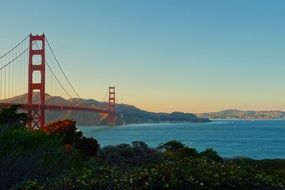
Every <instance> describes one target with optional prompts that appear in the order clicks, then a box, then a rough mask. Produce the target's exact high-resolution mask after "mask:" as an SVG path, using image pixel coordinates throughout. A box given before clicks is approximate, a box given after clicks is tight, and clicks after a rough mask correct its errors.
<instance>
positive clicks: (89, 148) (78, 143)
mask: <svg viewBox="0 0 285 190" xmlns="http://www.w3.org/2000/svg"><path fill="white" fill-rule="evenodd" d="M75 124H76V122H75V121H73V120H68V119H66V120H63V121H57V122H54V123H51V124H49V125H47V126H45V127H43V128H42V129H41V130H42V131H44V132H45V133H47V134H49V135H57V136H62V137H63V143H64V144H65V147H66V148H67V149H68V150H70V149H71V148H72V147H75V148H77V149H78V150H79V151H80V152H81V153H82V154H83V155H84V156H95V155H96V154H97V152H98V149H99V144H98V142H97V140H96V139H93V138H86V137H83V134H82V132H81V131H80V130H78V129H77V128H76V126H75Z"/></svg>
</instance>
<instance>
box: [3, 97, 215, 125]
mask: <svg viewBox="0 0 285 190" xmlns="http://www.w3.org/2000/svg"><path fill="white" fill-rule="evenodd" d="M33 100H34V102H39V94H38V93H35V94H34V96H33ZM1 102H11V103H26V102H27V94H23V95H19V96H15V97H13V98H9V99H3V100H0V103H1ZM46 104H52V105H54V104H56V105H59V104H60V105H70V106H71V105H72V106H88V107H97V108H98V107H100V108H104V107H107V103H106V102H99V101H97V100H94V99H85V100H84V101H82V100H80V99H68V100H67V99H64V98H62V97H59V96H51V95H49V94H46ZM116 108H117V123H118V124H123V123H126V124H131V123H158V122H209V121H210V120H209V119H206V118H199V117H197V116H196V115H195V114H192V113H183V112H173V113H154V112H148V111H145V110H141V109H139V108H137V107H135V106H132V105H127V104H117V105H116ZM106 118H107V115H106V114H100V113H92V112H82V111H47V112H46V120H47V122H53V121H56V120H61V119H73V120H75V121H76V122H77V124H78V125H104V124H106Z"/></svg>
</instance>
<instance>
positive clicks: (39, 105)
mask: <svg viewBox="0 0 285 190" xmlns="http://www.w3.org/2000/svg"><path fill="white" fill-rule="evenodd" d="M46 45H47V47H48V49H46ZM47 50H49V51H50V53H51V58H52V59H53V60H54V62H55V63H56V65H57V66H58V68H59V71H60V73H61V74H62V75H63V77H62V78H63V79H64V80H65V81H66V84H67V85H68V86H69V88H70V89H71V92H73V93H74V94H75V95H76V97H77V99H76V100H78V101H81V102H83V103H85V101H84V99H82V98H81V96H80V95H79V93H78V92H77V91H76V90H75V88H74V86H73V85H72V84H71V82H70V80H69V78H68V77H67V75H66V74H65V72H64V70H63V69H62V67H61V65H60V63H59V61H58V59H57V57H56V56H55V53H54V51H53V49H52V47H51V45H50V43H49V41H48V40H47V38H46V36H45V34H42V35H32V34H30V35H28V36H27V37H26V38H25V39H23V40H22V41H21V42H20V43H18V44H17V45H16V46H15V47H13V48H12V49H11V50H9V51H8V52H7V53H5V54H4V55H2V56H1V57H0V89H1V91H0V99H6V98H9V97H11V96H12V95H15V94H19V91H20V92H21V91H24V92H25V93H26V92H27V91H28V92H27V100H25V101H26V102H23V103H12V102H4V103H0V107H2V108H3V107H10V106H13V105H15V106H18V108H19V109H21V110H24V111H27V113H28V116H29V118H30V121H29V123H28V126H27V127H28V128H31V129H37V128H41V127H43V126H44V125H45V124H46V119H45V115H46V110H48V111H63V110H74V111H86V112H97V113H103V114H107V115H108V117H106V119H107V120H108V124H109V125H115V124H116V95H115V87H113V86H112V87H109V89H108V94H109V96H108V102H107V104H106V105H107V108H101V107H90V106H87V105H86V106H82V105H80V106H79V105H72V106H70V105H57V104H46V101H45V100H46V90H47V87H49V90H50V91H52V90H53V86H54V85H53V84H54V80H55V82H56V83H57V84H58V86H59V88H60V89H61V90H62V91H63V92H64V93H65V94H66V95H67V96H69V97H70V98H73V97H72V95H71V94H72V93H71V92H70V91H68V89H67V88H66V87H65V86H64V84H63V82H62V81H61V80H60V79H59V77H58V75H57V74H56V72H55V71H54V70H53V68H52V66H51V65H50V64H49V63H50V62H48V61H47V54H46V51H47ZM49 61H50V60H49ZM46 66H47V67H46ZM46 68H47V70H46ZM46 71H48V72H46ZM25 73H28V76H26V74H25ZM47 73H48V74H47ZM47 82H49V83H51V84H50V86H47V85H46V84H49V83H47ZM35 93H38V94H39V102H36V101H35V100H34V98H33V95H34V94H35ZM8 100H9V99H8ZM83 105H84V104H83Z"/></svg>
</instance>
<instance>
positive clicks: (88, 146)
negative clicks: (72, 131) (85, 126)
mask: <svg viewBox="0 0 285 190" xmlns="http://www.w3.org/2000/svg"><path fill="white" fill-rule="evenodd" d="M76 148H78V149H79V150H80V152H81V153H82V154H83V155H84V156H88V157H90V156H96V155H97V152H98V149H99V144H98V142H97V140H96V139H93V138H92V137H90V138H87V137H82V138H81V139H80V141H79V142H78V143H77V144H76Z"/></svg>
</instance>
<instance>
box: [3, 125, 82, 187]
mask: <svg viewBox="0 0 285 190" xmlns="http://www.w3.org/2000/svg"><path fill="white" fill-rule="evenodd" d="M0 128H1V129H0V189H8V187H10V186H11V185H12V184H13V185H15V184H17V183H20V182H21V181H26V180H30V179H37V180H39V181H41V182H43V181H45V180H46V178H47V177H53V176H60V175H63V173H64V171H65V170H67V169H68V168H71V167H72V166H73V164H75V162H77V161H76V159H77V157H78V156H77V154H76V153H75V152H72V151H69V152H67V151H66V150H65V149H64V147H63V146H62V139H61V138H59V137H50V136H48V135H46V134H44V133H43V132H41V131H29V130H27V129H25V128H19V129H18V128H16V129H15V128H11V127H0Z"/></svg>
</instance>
